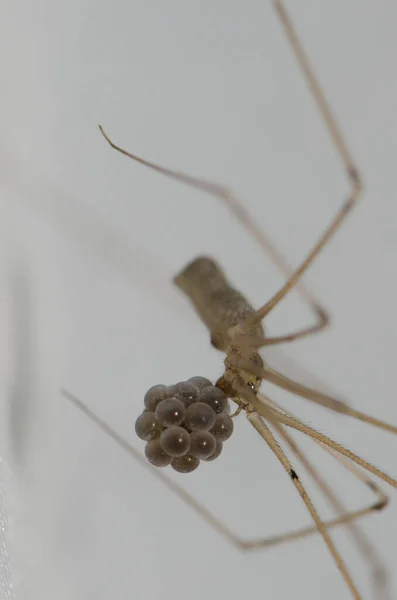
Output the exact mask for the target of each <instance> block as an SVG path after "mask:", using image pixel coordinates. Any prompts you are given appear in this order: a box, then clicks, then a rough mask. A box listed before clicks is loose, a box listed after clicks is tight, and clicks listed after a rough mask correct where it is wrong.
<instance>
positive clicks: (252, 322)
mask: <svg viewBox="0 0 397 600" xmlns="http://www.w3.org/2000/svg"><path fill="white" fill-rule="evenodd" d="M274 5H275V9H276V11H277V13H278V15H279V17H280V20H281V22H282V24H283V25H284V28H285V31H286V34H287V36H288V38H289V41H290V43H291V45H292V48H293V50H294V53H295V55H296V57H297V60H298V63H299V66H300V68H301V70H302V72H303V74H304V76H305V78H306V81H307V83H308V85H309V88H310V90H311V92H312V95H313V98H314V100H315V102H316V104H317V106H318V108H319V110H320V112H321V114H322V116H323V118H324V121H325V123H326V125H327V129H328V132H329V134H330V136H331V138H332V140H333V142H334V144H335V147H336V149H337V151H338V153H339V155H340V157H341V160H342V163H343V166H344V168H345V170H346V173H347V176H348V180H349V182H350V185H351V192H350V194H349V195H348V197H347V200H346V201H345V202H344V203H343V205H342V207H341V209H340V210H339V211H338V213H337V215H336V217H335V218H334V219H333V221H332V222H331V224H330V225H329V226H328V228H327V229H326V230H325V232H324V233H323V235H322V236H321V238H320V239H319V240H318V242H317V244H316V245H315V246H314V248H313V249H312V250H311V251H310V252H309V254H308V255H307V256H306V258H305V260H304V261H303V262H302V264H301V265H300V266H299V267H298V268H297V269H296V271H295V272H294V273H293V274H292V276H291V277H290V278H289V279H288V281H287V282H286V283H285V284H284V286H283V287H282V288H281V289H280V290H279V291H278V292H277V294H275V295H274V296H273V298H271V299H270V300H269V301H268V302H267V303H266V304H265V305H264V306H262V307H261V308H260V309H259V310H258V311H257V312H256V313H255V314H254V315H252V316H251V317H249V319H247V320H246V321H245V322H244V323H242V324H241V325H240V328H239V329H240V331H241V332H242V333H247V332H248V331H250V330H251V329H253V328H254V327H255V326H256V325H257V324H258V322H259V321H260V320H261V319H263V318H264V317H265V316H266V315H267V314H269V312H270V311H271V310H272V309H273V308H274V307H275V306H277V304H278V303H279V302H280V301H281V300H282V299H283V298H284V297H285V296H286V295H287V294H288V293H289V291H290V290H291V289H292V288H293V287H294V286H295V285H296V283H297V282H298V281H299V279H300V278H301V277H302V275H303V273H304V272H305V271H306V270H307V269H308V267H309V266H310V265H311V264H312V263H313V261H314V260H315V259H316V258H317V256H318V255H319V254H320V252H321V251H322V249H323V248H324V247H325V245H326V244H327V243H328V241H329V240H330V239H331V238H332V237H333V235H334V234H335V233H336V231H337V229H338V228H339V227H340V225H341V224H342V223H343V221H344V220H345V218H346V216H347V214H348V213H349V212H350V211H351V209H352V208H353V206H354V205H355V204H356V202H357V200H358V198H359V196H360V193H361V191H362V184H361V177H360V175H359V172H358V169H357V167H356V165H355V163H354V161H353V159H352V156H351V154H350V152H349V150H348V148H347V145H346V141H345V139H344V137H343V135H342V132H341V130H340V128H339V127H338V125H337V123H336V120H335V118H334V116H333V114H332V111H331V108H330V106H329V104H328V102H327V99H326V97H325V95H324V92H323V90H322V89H321V87H320V84H319V82H318V79H317V77H316V75H315V74H314V71H313V69H312V67H311V65H310V62H309V59H308V57H307V55H306V53H305V51H304V49H303V46H302V44H301V42H300V40H299V38H298V36H297V33H296V31H295V28H294V26H293V24H292V21H291V19H290V17H289V15H288V13H287V11H286V8H285V6H284V3H283V2H282V1H281V0H275V1H274ZM297 337H299V336H297V335H296V334H295V335H294V339H296V338H297ZM281 341H286V340H285V339H284V336H282V337H280V342H281Z"/></svg>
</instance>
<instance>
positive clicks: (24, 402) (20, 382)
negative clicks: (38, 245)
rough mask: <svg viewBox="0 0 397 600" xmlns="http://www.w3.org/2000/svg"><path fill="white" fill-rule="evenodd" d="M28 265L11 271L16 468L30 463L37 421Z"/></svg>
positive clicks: (12, 423) (11, 413) (11, 429)
mask: <svg viewBox="0 0 397 600" xmlns="http://www.w3.org/2000/svg"><path fill="white" fill-rule="evenodd" d="M31 294H32V288H31V285H30V277H29V273H28V270H27V268H26V265H25V264H24V262H23V260H22V259H19V258H18V259H17V260H16V261H15V262H14V264H13V266H12V268H11V278H10V314H11V315H12V317H11V321H12V327H11V332H12V333H11V335H12V339H13V372H12V375H11V381H10V384H9V394H8V402H9V405H8V417H9V445H10V450H11V452H12V458H13V461H14V464H15V466H17V467H23V466H24V464H25V463H26V460H27V452H28V450H27V448H28V445H29V437H30V435H29V432H30V428H31V426H32V423H33V422H34V419H33V415H32V412H33V403H32V390H34V389H35V369H34V355H35V352H34V339H33V335H34V334H33V323H34V321H33V311H34V308H33V300H32V297H31Z"/></svg>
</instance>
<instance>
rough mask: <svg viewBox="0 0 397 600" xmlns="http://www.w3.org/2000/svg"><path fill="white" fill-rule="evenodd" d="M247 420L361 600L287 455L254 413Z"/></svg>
mask: <svg viewBox="0 0 397 600" xmlns="http://www.w3.org/2000/svg"><path fill="white" fill-rule="evenodd" d="M247 418H248V420H249V421H250V423H251V425H253V427H255V429H256V430H257V431H258V433H259V434H260V435H261V436H262V438H263V439H264V440H265V442H266V443H267V444H268V446H269V447H270V449H271V450H272V451H273V452H274V454H275V455H276V456H277V458H278V460H279V461H280V463H281V464H282V465H283V467H284V469H285V471H286V472H287V473H288V475H289V477H290V478H291V481H292V483H293V484H294V486H295V488H296V489H297V491H298V493H299V494H300V496H301V498H302V500H303V502H304V503H305V505H306V507H307V509H308V511H309V513H310V515H311V516H312V519H313V521H314V522H315V524H316V526H317V529H318V531H319V533H320V535H321V536H322V538H323V539H324V541H325V543H326V545H327V546H328V549H329V551H330V553H331V554H332V556H333V558H334V561H335V564H336V565H337V567H338V569H339V570H340V572H341V574H342V576H343V578H344V580H345V582H346V584H347V585H348V587H349V588H350V590H351V592H352V594H353V596H354V598H356V600H362V597H361V594H360V593H359V591H358V589H357V587H356V585H355V583H354V581H353V579H352V578H351V575H350V573H349V571H348V570H347V567H346V565H345V563H344V561H343V559H342V557H341V555H340V554H339V552H338V550H337V549H336V546H335V544H334V542H333V541H332V539H331V537H330V535H329V533H328V530H327V528H326V526H325V524H324V523H323V521H322V520H321V518H320V516H319V514H318V512H317V510H316V508H315V506H314V504H313V502H312V500H311V498H310V496H309V495H308V493H307V491H306V489H305V487H304V486H303V484H302V482H301V480H300V479H299V477H298V475H297V473H296V471H295V469H294V468H293V466H292V464H291V462H290V460H289V458H288V457H287V455H286V454H285V452H284V451H283V449H282V448H281V446H280V445H279V443H278V441H277V440H276V438H275V437H274V435H273V433H272V432H271V430H270V429H269V427H268V426H267V425H266V423H265V422H264V420H263V419H262V418H261V417H260V416H259V415H258V414H257V413H256V412H248V413H247ZM272 424H273V426H275V427H276V429H277V430H278V431H279V432H280V431H282V427H281V426H280V425H279V424H278V423H276V422H273V423H272Z"/></svg>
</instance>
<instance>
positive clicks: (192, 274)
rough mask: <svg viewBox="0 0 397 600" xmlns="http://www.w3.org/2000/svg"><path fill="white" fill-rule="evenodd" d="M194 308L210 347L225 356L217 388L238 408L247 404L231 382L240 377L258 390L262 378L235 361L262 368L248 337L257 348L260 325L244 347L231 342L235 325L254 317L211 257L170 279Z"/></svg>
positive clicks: (198, 260)
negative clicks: (206, 330) (208, 332)
mask: <svg viewBox="0 0 397 600" xmlns="http://www.w3.org/2000/svg"><path fill="white" fill-rule="evenodd" d="M174 282H175V284H176V285H177V286H178V288H179V289H181V290H182V291H183V292H184V293H185V294H186V295H187V296H188V298H189V299H190V301H191V302H192V304H193V305H194V307H195V309H196V312H197V313H198V315H199V317H200V318H201V320H202V321H203V323H204V324H205V325H206V326H207V328H208V329H209V331H210V332H211V344H212V345H213V346H214V347H215V348H217V349H218V350H221V351H223V352H225V353H226V358H225V367H226V369H225V373H224V374H223V376H222V377H221V378H220V379H218V381H217V384H216V385H217V386H218V387H219V388H221V389H222V390H223V391H224V392H225V393H226V394H227V396H228V397H229V398H232V399H233V400H234V401H235V402H236V403H237V404H238V405H239V406H241V407H242V408H248V406H249V403H248V402H247V400H246V399H244V398H242V397H241V396H240V395H239V394H237V392H236V391H235V390H234V388H233V386H232V381H233V380H235V379H236V377H237V378H240V381H241V380H243V381H244V383H245V384H246V385H247V386H248V387H249V388H250V389H251V390H252V391H253V392H255V393H257V392H258V391H259V388H260V386H261V383H262V377H260V376H259V375H256V374H255V373H253V372H251V371H250V370H249V369H248V370H246V369H242V368H240V367H238V366H237V364H236V359H237V358H238V357H244V358H245V359H246V360H248V362H249V363H252V365H253V366H255V367H256V368H257V369H258V368H262V369H263V366H264V363H263V359H262V357H261V356H260V355H259V354H258V353H257V352H256V350H255V348H253V349H251V347H250V346H251V344H250V338H251V340H252V342H253V345H254V346H255V347H257V346H258V345H260V344H261V341H263V340H264V338H265V332H264V328H263V325H262V323H259V324H257V325H255V327H253V329H252V330H251V331H249V332H248V333H247V334H246V335H245V336H244V340H245V344H244V347H241V345H240V344H239V343H235V337H236V335H235V333H236V329H235V328H236V326H238V325H240V323H243V322H244V321H245V320H246V319H247V318H248V317H251V316H252V315H254V314H255V310H254V308H253V307H252V306H251V304H250V303H249V302H248V300H247V299H246V298H245V296H243V294H241V293H240V292H239V291H238V290H236V289H235V288H234V287H233V286H232V285H231V284H230V283H229V281H228V280H227V278H226V276H225V274H224V272H223V270H222V269H221V267H220V266H219V265H218V264H217V263H216V262H215V260H213V259H212V258H209V257H206V256H199V257H197V258H195V259H194V260H193V261H192V262H190V263H189V264H188V265H187V266H186V267H185V268H184V269H183V270H182V271H181V272H180V273H178V275H177V276H176V277H175V278H174Z"/></svg>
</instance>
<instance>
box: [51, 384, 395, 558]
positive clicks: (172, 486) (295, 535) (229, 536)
mask: <svg viewBox="0 0 397 600" xmlns="http://www.w3.org/2000/svg"><path fill="white" fill-rule="evenodd" d="M61 394H62V396H64V398H66V399H67V400H69V401H70V402H71V403H72V404H73V405H74V406H75V407H76V408H78V409H79V410H80V411H81V412H83V413H84V414H85V415H86V417H87V418H88V419H89V420H90V421H91V422H92V423H94V424H95V425H96V426H97V427H99V429H101V431H103V433H105V435H107V436H108V437H110V438H111V439H112V440H113V441H114V442H115V443H116V444H117V445H118V446H119V447H120V448H121V449H122V450H123V451H124V452H126V453H127V454H128V455H129V456H130V457H132V458H133V459H134V460H136V461H137V462H138V463H139V464H140V465H141V466H142V467H144V468H145V469H146V470H148V471H150V473H152V475H153V476H154V477H156V478H157V479H158V480H159V481H161V483H163V484H164V485H165V486H166V487H167V488H168V489H169V490H170V491H171V492H173V493H174V494H176V495H177V496H178V497H179V498H180V499H181V500H182V501H183V502H184V503H185V504H187V505H188V506H190V507H191V508H192V509H193V510H195V511H196V512H197V513H198V514H199V515H200V516H201V517H202V518H203V519H204V520H205V521H206V522H207V523H208V524H209V525H210V526H211V527H212V528H213V529H214V530H215V531H217V533H219V534H220V535H222V537H224V538H225V539H226V540H227V541H229V542H230V543H231V544H233V545H234V546H235V547H236V548H238V549H239V550H254V549H256V548H259V547H266V548H268V547H270V546H274V545H278V544H281V543H284V542H289V541H292V540H298V539H301V538H304V537H307V536H309V535H313V534H315V533H318V530H317V527H316V526H315V525H314V526H309V527H303V528H301V529H298V530H295V531H292V532H291V533H284V534H281V535H277V536H272V537H269V538H266V539H260V540H252V541H246V540H243V539H241V538H240V537H239V536H237V535H236V534H234V533H233V532H232V531H231V530H230V529H229V528H228V527H227V526H226V525H225V524H224V523H222V521H220V520H219V519H218V518H217V517H215V516H214V515H213V514H212V513H211V512H210V511H209V510H207V509H206V508H205V506H203V505H202V504H200V503H199V502H197V500H195V498H194V497H193V496H191V495H190V494H189V493H188V492H187V491H186V490H184V489H183V488H182V487H180V486H179V485H178V484H177V483H175V482H174V481H173V480H172V479H169V478H168V477H167V476H166V475H165V474H164V473H163V472H162V471H161V470H160V469H159V468H154V467H152V466H151V465H150V464H149V463H148V461H147V460H146V459H145V458H144V457H143V456H142V454H141V453H140V452H138V450H136V449H135V448H134V447H133V446H131V444H130V443H129V442H128V441H127V440H126V439H124V438H123V437H122V436H121V435H120V434H118V433H117V432H116V431H115V430H114V429H113V428H112V427H110V425H108V424H107V423H106V422H105V421H103V420H102V419H100V418H99V417H98V416H97V415H96V414H95V413H94V412H93V411H92V410H91V409H90V408H88V406H87V405H86V404H84V403H83V402H82V401H81V400H79V399H78V398H77V397H76V396H74V395H73V394H71V393H70V392H68V391H67V390H61ZM371 489H372V491H373V492H375V493H376V494H378V495H379V497H380V500H379V502H380V501H381V499H382V498H383V497H384V494H383V493H382V491H381V490H380V488H379V487H378V486H376V485H375V484H373V486H371ZM379 502H377V504H379ZM372 510H374V509H373V505H371V506H369V507H365V508H362V509H359V510H356V511H354V512H351V513H347V514H344V515H341V516H340V517H338V518H335V519H331V520H329V521H326V522H325V523H324V525H325V526H326V527H327V528H330V527H335V526H337V525H345V524H346V523H348V522H350V521H352V520H356V519H359V518H361V517H363V516H365V515H367V514H369V513H370V512H372Z"/></svg>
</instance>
